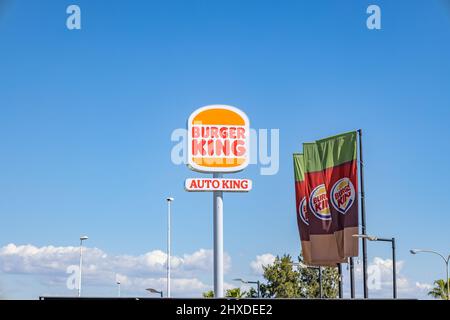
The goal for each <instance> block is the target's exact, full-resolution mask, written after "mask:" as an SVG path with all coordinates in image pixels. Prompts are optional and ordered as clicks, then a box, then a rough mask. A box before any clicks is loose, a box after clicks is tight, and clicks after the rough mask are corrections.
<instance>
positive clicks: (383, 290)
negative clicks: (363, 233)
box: [344, 257, 430, 299]
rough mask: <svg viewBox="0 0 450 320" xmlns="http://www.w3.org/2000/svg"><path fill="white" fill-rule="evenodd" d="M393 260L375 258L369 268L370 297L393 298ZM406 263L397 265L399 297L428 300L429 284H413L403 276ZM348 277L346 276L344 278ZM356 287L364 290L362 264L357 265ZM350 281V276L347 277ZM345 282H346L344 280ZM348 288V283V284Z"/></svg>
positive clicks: (399, 262)
mask: <svg viewBox="0 0 450 320" xmlns="http://www.w3.org/2000/svg"><path fill="white" fill-rule="evenodd" d="M392 265H393V262H392V259H383V258H380V257H374V258H373V260H372V261H371V262H369V266H368V280H369V281H368V284H369V293H370V297H374V298H391V297H392V285H393V275H392ZM404 267H405V262H404V261H398V262H397V263H396V269H397V270H396V271H397V272H396V273H397V296H398V297H399V298H420V299H424V298H427V295H426V293H427V292H428V288H429V287H430V285H429V284H425V283H418V282H413V281H411V279H409V278H407V277H406V276H405V275H404V274H403V270H404ZM346 276H347V275H346V274H344V278H345V277H346ZM355 277H356V279H357V282H356V286H357V287H361V288H362V263H359V264H356V265H355ZM347 279H348V276H347ZM344 281H345V280H344ZM346 287H348V283H347V284H346Z"/></svg>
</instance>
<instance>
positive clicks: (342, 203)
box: [331, 178, 355, 214]
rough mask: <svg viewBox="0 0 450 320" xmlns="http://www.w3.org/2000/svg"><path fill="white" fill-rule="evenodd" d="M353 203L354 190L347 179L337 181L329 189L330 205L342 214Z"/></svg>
mask: <svg viewBox="0 0 450 320" xmlns="http://www.w3.org/2000/svg"><path fill="white" fill-rule="evenodd" d="M353 202H355V188H354V187H353V184H352V182H351V181H350V179H349V178H342V179H340V180H338V181H337V182H336V183H335V184H334V186H333V188H332V189H331V203H332V204H333V207H334V208H335V209H336V210H337V211H339V212H340V213H342V214H345V213H347V211H348V209H350V207H351V206H352V205H353Z"/></svg>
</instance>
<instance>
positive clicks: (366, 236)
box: [353, 234, 378, 241]
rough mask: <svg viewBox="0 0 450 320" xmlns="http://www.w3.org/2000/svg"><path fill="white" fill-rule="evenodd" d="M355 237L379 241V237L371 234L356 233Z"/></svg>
mask: <svg viewBox="0 0 450 320" xmlns="http://www.w3.org/2000/svg"><path fill="white" fill-rule="evenodd" d="M353 237H355V238H361V239H366V240H369V241H377V240H378V238H377V237H374V236H369V235H367V234H354V235H353Z"/></svg>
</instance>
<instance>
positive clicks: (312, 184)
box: [303, 143, 345, 266]
mask: <svg viewBox="0 0 450 320" xmlns="http://www.w3.org/2000/svg"><path fill="white" fill-rule="evenodd" d="M303 156H304V163H305V192H306V199H307V202H308V205H307V206H306V210H307V215H308V218H309V239H310V245H311V261H312V264H313V265H322V266H336V264H337V263H342V262H345V259H344V257H343V256H340V255H339V251H340V250H338V245H337V241H336V237H335V234H334V233H335V232H336V231H337V230H338V226H339V224H338V219H337V218H338V217H337V215H336V213H334V212H332V211H331V208H330V201H329V193H328V188H327V185H326V179H325V174H324V167H323V162H322V159H321V158H320V154H319V150H318V147H317V144H316V143H304V144H303Z"/></svg>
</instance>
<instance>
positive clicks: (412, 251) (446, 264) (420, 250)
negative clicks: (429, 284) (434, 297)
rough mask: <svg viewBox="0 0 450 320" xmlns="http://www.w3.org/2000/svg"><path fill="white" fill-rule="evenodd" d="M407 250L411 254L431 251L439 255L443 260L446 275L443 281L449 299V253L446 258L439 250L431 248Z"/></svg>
mask: <svg viewBox="0 0 450 320" xmlns="http://www.w3.org/2000/svg"><path fill="white" fill-rule="evenodd" d="M409 252H411V253H412V254H417V253H420V252H426V253H433V254H437V255H438V256H439V257H441V258H442V260H444V262H445V271H446V275H447V278H446V279H445V281H446V282H447V300H450V281H449V270H448V265H449V261H450V254H449V255H448V257H447V258H445V257H444V256H443V255H442V254H440V253H439V252H436V251H433V250H423V249H411V250H409Z"/></svg>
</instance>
